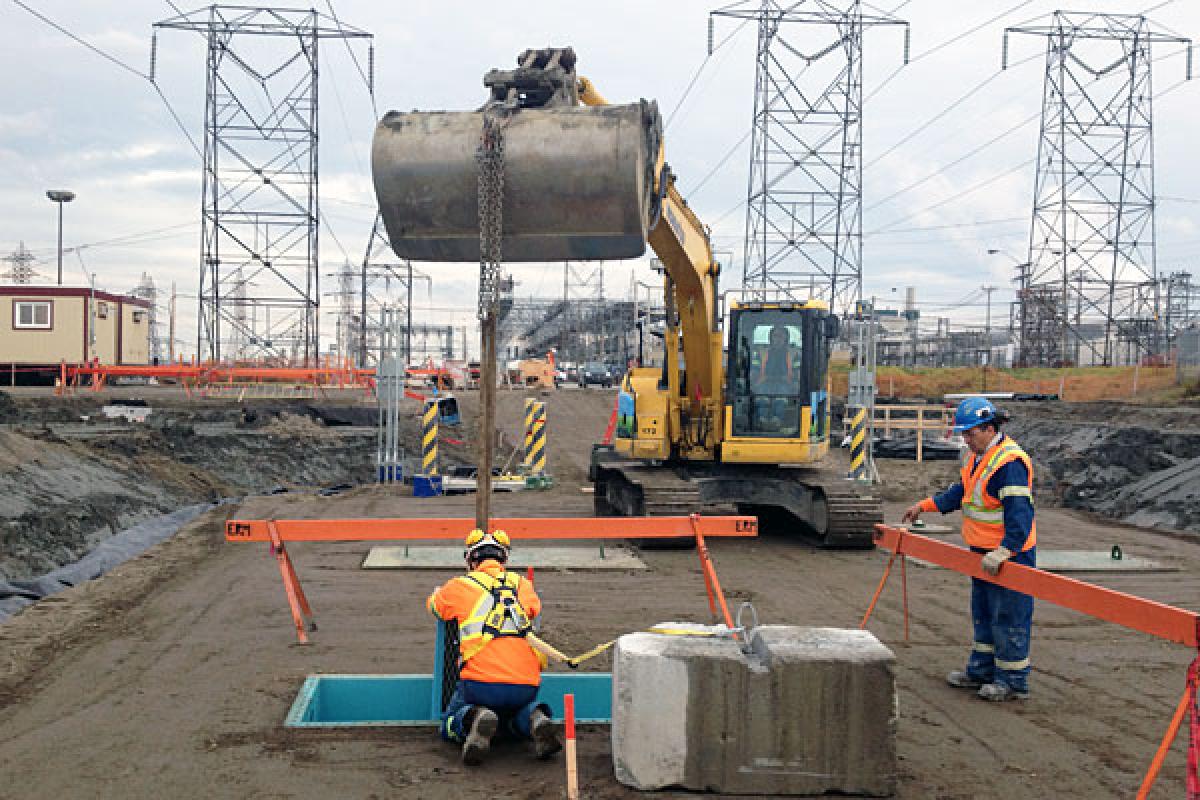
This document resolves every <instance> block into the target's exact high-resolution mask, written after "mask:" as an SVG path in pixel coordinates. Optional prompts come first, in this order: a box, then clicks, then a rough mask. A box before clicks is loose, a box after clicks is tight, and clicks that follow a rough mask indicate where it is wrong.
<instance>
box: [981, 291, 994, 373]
mask: <svg viewBox="0 0 1200 800" xmlns="http://www.w3.org/2000/svg"><path fill="white" fill-rule="evenodd" d="M979 288H980V289H982V290H983V291H985V292H987V316H986V317H985V318H984V319H985V322H984V323H983V347H984V350H983V391H985V392H986V391H987V370H988V367H989V366H990V365H991V363H992V292H994V291H996V287H995V286H981V287H979Z"/></svg>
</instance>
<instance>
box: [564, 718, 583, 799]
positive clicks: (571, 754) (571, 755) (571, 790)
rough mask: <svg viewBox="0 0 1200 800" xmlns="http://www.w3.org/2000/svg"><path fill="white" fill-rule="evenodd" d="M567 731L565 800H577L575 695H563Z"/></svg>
mask: <svg viewBox="0 0 1200 800" xmlns="http://www.w3.org/2000/svg"><path fill="white" fill-rule="evenodd" d="M563 717H564V718H565V720H564V721H565V722H566V729H567V731H566V732H567V800H579V769H578V766H577V765H576V763H575V695H573V694H564V695H563Z"/></svg>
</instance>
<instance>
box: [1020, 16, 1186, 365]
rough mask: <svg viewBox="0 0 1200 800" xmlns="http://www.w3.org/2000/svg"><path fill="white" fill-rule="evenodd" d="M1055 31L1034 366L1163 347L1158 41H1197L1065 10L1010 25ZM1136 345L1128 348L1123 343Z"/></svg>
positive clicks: (1049, 49) (1036, 240) (1032, 259)
mask: <svg viewBox="0 0 1200 800" xmlns="http://www.w3.org/2000/svg"><path fill="white" fill-rule="evenodd" d="M1010 33H1022V34H1033V35H1036V36H1043V37H1045V39H1046V77H1045V83H1044V94H1043V100H1042V124H1041V134H1040V136H1039V139H1038V159H1037V177H1036V180H1035V183H1034V193H1033V220H1032V224H1031V226H1030V232H1029V263H1028V264H1027V265H1023V266H1022V270H1021V274H1020V275H1019V276H1018V282H1019V284H1020V285H1019V288H1018V299H1019V302H1020V308H1019V318H1020V323H1019V328H1020V355H1019V358H1018V360H1019V363H1021V364H1023V365H1035V364H1036V365H1043V366H1052V365H1057V364H1067V363H1072V362H1075V363H1080V362H1086V363H1092V364H1104V365H1113V364H1116V363H1119V360H1121V355H1120V353H1121V351H1122V350H1124V351H1125V353H1126V355H1125V358H1126V359H1129V360H1137V359H1138V358H1140V357H1141V356H1145V355H1149V354H1153V353H1157V352H1160V350H1161V349H1162V347H1163V344H1164V341H1163V335H1162V334H1163V330H1162V325H1161V322H1160V315H1159V313H1158V312H1159V298H1158V280H1157V278H1156V265H1155V240H1154V141H1153V139H1154V136H1153V133H1154V130H1153V126H1152V122H1151V119H1152V106H1153V102H1152V100H1153V91H1152V88H1151V45H1152V44H1154V43H1163V44H1183V45H1187V46H1188V68H1187V77H1188V78H1189V79H1190V78H1191V49H1190V46H1191V40H1190V39H1186V38H1183V37H1180V36H1176V35H1174V34H1168V33H1159V32H1156V31H1153V30H1151V25H1150V22H1149V21H1148V20H1147V19H1146V18H1145V17H1142V16H1134V15H1123V14H1091V13H1073V12H1065V11H1056V12H1054V14H1053V15H1052V17H1051V19H1050V21H1049V23H1047V24H1043V25H1028V26H1020V27H1014V28H1008V29H1007V30H1005V32H1004V57H1003V66H1004V67H1007V66H1008V35H1009V34H1010ZM1121 344H1124V345H1125V347H1124V348H1120V347H1119V345H1121Z"/></svg>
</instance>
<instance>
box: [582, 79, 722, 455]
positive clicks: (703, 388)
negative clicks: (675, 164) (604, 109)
mask: <svg viewBox="0 0 1200 800" xmlns="http://www.w3.org/2000/svg"><path fill="white" fill-rule="evenodd" d="M578 88H579V101H580V102H581V103H583V104H584V105H588V106H606V105H608V102H607V101H606V100H605V99H604V97H603V96H602V95H601V94H600V92H599V91H598V90H597V89H596V86H595V84H593V83H592V82H591V81H590V80H588V79H587V78H585V77H582V76H581V77H580V78H579V87H578ZM652 188H653V196H654V201H652V211H651V215H652V219H651V220H650V225H651V227H650V230H649V233H648V235H647V237H646V240H647V242H648V243H649V245H650V248H651V249H652V250H653V251H654V254H655V255H657V256H658V259H659V261H661V262H662V265H663V270H664V271H665V273H666V277H667V283H666V287H665V290H666V292H668V293H670V294H671V296H670V297H669V298H668V307H670V308H672V309H673V310H674V312H675V313H674V315H673V316H674V319H672V320H669V321H668V331H667V336H666V339H667V341H666V344H667V347H666V349H667V375H668V388H669V393H670V396H671V398H672V400H673V403H672V406H673V407H672V409H671V411H670V416H671V423H670V425H669V428H668V430H669V431H674V432H677V431H679V430H680V426H681V425H682V424H684V423H683V422H682V421H681V420H680V416H681V411H684V410H686V412H687V413H686V417H687V418H688V419H690V420H696V421H699V420H702V419H703V420H706V421H707V423H708V424H704V425H697V426H696V427H697V429H698V430H699V431H702V432H703V433H702V436H701V437H689V441H690V446H689V448H688V449H689V450H690V451H691V452H690V455H691V457H693V458H712V457H713V454H714V451H715V448H716V443H717V438H718V435H719V431H720V430H721V424H720V418H721V411H722V401H721V390H722V386H723V385H724V370H723V367H722V364H723V354H722V347H721V332H720V329H719V327H718V309H717V302H718V290H717V279H718V276H719V274H720V265H719V264H718V263H717V262H716V261H715V260H714V259H713V253H712V246H711V243H710V241H709V237H708V231H707V229H706V228H705V227H704V225H703V223H701V222H700V219H699V218H698V217H697V216H696V214H695V212H693V211H692V209H691V208H689V207H688V204H687V202H686V201H685V200H684V199H683V195H681V194H680V193H679V190H678V189H677V188H676V186H675V176H674V175H673V174H672V173H671V171H670V168H669V167H668V166H667V164H666V156H665V146H664V145H663V144H662V142H661V140H660V143H659V148H658V152H657V154H656V158H655V169H654V184H653V187H652ZM675 320H678V325H677V329H676V325H674V324H673V323H674V322H675ZM680 340H682V341H680ZM680 345H682V348H681V347H680ZM680 349H682V352H683V363H684V369H683V373H684V380H683V381H682V382H680V380H679V372H680V370H679V358H678V353H679V351H680ZM671 438H672V440H676V441H677V440H678V439H677V437H675V436H672V437H671ZM696 438H701V439H702V440H699V441H697V440H696Z"/></svg>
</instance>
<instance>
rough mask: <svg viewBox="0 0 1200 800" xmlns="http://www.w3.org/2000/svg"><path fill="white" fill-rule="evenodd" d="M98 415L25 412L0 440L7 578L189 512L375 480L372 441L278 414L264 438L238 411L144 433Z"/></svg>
mask: <svg viewBox="0 0 1200 800" xmlns="http://www.w3.org/2000/svg"><path fill="white" fill-rule="evenodd" d="M98 410H99V409H98V403H95V404H94V403H91V402H87V401H83V402H81V401H79V400H66V401H57V400H49V401H48V400H45V399H39V400H38V401H37V402H36V403H32V402H31V403H28V404H26V402H24V401H23V402H21V403H19V405H18V413H17V415H16V420H15V424H10V426H9V427H8V428H7V429H0V578H7V579H18V580H19V579H27V578H29V577H32V576H36V575H39V574H42V573H44V572H47V571H49V570H51V569H54V568H55V567H58V566H61V565H63V564H67V563H70V562H73V561H75V560H77V559H78V558H80V557H81V556H82V555H84V554H85V553H87V552H88V551H89V550H90V549H92V548H93V547H94V546H95V545H96V543H97V542H99V541H100V540H101V539H103V538H105V537H107V536H110V535H112V534H113V533H116V532H117V531H119V530H121V529H123V528H125V527H128V526H130V525H133V524H135V523H137V522H139V521H141V520H143V519H146V518H148V517H152V516H156V515H159V514H163V513H167V512H170V511H174V510H175V509H177V508H179V507H181V506H184V505H190V504H193V503H197V502H205V501H215V500H218V499H220V498H222V497H236V496H241V495H245V494H249V493H256V492H263V491H269V490H271V489H273V488H274V487H277V486H288V485H310V486H311V485H316V486H321V485H327V484H331V483H344V482H349V483H357V482H361V481H365V480H370V479H371V478H372V477H373V475H374V466H373V459H374V447H375V436H374V431H373V430H364V429H361V428H359V429H346V430H342V429H336V428H325V427H324V426H323V425H321V424H320V423H319V422H314V421H313V420H312V419H311V418H310V417H307V416H289V415H287V414H284V415H282V416H281V415H280V412H279V411H278V410H270V409H268V410H266V411H265V412H264V414H265V417H266V419H267V424H265V425H263V426H262V428H261V429H245V428H242V427H239V423H240V410H239V409H223V410H206V411H194V410H186V409H167V410H164V411H157V410H156V411H155V413H153V414H152V415H151V416H150V417H149V419H148V420H147V422H146V423H144V424H130V423H125V422H114V421H113V420H108V419H102V418H100V417H99V416H98V415H97V413H96V412H97V411H98ZM81 412H82V413H81ZM85 416H86V417H87V420H86V421H85V420H83V419H82V417H85Z"/></svg>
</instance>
